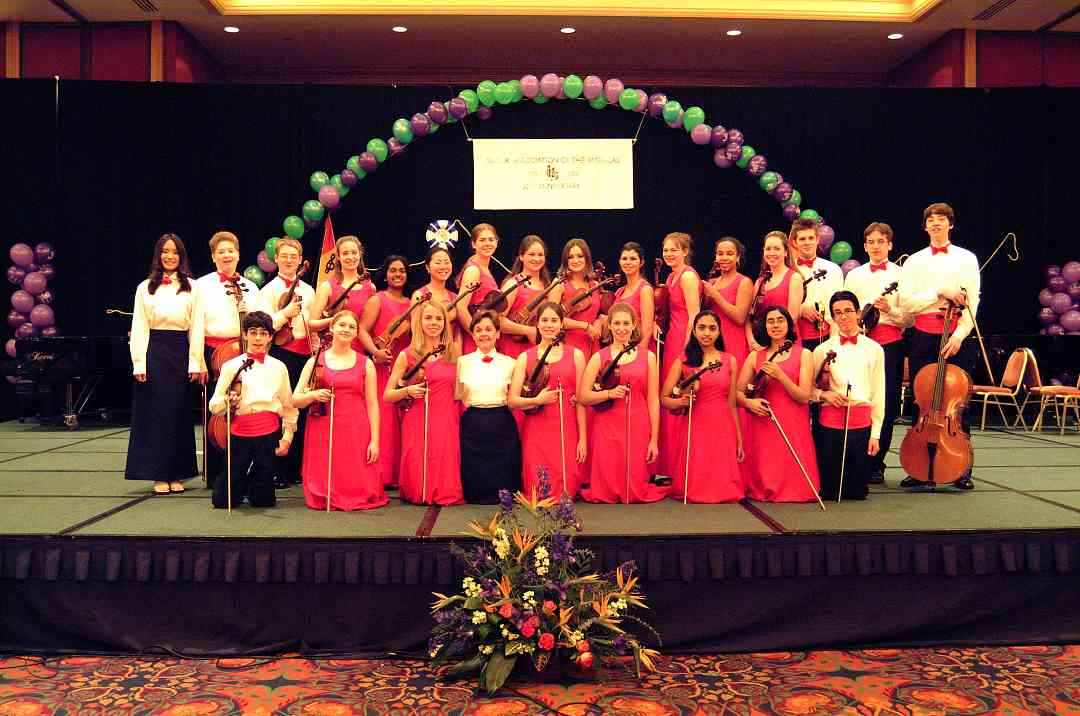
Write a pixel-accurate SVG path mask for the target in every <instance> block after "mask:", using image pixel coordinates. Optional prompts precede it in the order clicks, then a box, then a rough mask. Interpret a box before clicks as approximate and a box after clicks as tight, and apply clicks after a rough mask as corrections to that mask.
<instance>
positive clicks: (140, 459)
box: [124, 330, 197, 482]
mask: <svg viewBox="0 0 1080 716" xmlns="http://www.w3.org/2000/svg"><path fill="white" fill-rule="evenodd" d="M132 392H133V393H134V397H133V399H132V407H131V439H130V440H129V441H128V453H127V465H126V467H125V468H124V477H125V478H126V479H128V480H160V481H162V482H174V481H177V480H188V479H190V478H192V477H194V476H195V475H196V473H197V467H196V461H195V430H194V424H193V421H192V413H191V393H190V392H189V383H188V336H187V331H163V330H151V331H150V343H149V345H148V346H147V348H146V382H145V383H139V382H136V383H135V387H134V390H133V391H132Z"/></svg>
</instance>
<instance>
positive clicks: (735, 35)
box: [727, 30, 742, 37]
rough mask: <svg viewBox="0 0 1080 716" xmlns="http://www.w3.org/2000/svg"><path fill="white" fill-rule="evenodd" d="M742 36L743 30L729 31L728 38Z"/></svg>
mask: <svg viewBox="0 0 1080 716" xmlns="http://www.w3.org/2000/svg"><path fill="white" fill-rule="evenodd" d="M741 34H742V30H728V31H727V35H728V37H738V36H739V35H741Z"/></svg>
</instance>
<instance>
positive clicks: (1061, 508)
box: [0, 422, 1080, 655]
mask: <svg viewBox="0 0 1080 716" xmlns="http://www.w3.org/2000/svg"><path fill="white" fill-rule="evenodd" d="M897 432H898V435H897V438H896V443H897V444H899V441H900V439H901V438H902V434H903V428H902V427H899V426H898V430H897ZM127 435H128V430H127V428H126V427H124V426H109V425H93V424H87V425H85V426H84V427H82V428H80V429H79V430H77V431H67V430H63V429H47V428H43V427H40V426H37V425H35V424H31V423H29V422H28V423H26V424H18V423H14V422H12V423H4V424H0V560H2V561H0V650H4V651H19V652H21V653H26V652H32V651H74V652H80V653H87V652H95V651H108V652H145V651H152V650H155V649H165V648H167V649H171V650H174V651H178V652H182V653H186V654H192V655H195V654H238V653H266V652H280V651H303V652H306V653H313V654H314V653H350V654H359V653H365V654H386V653H398V654H401V653H414V652H420V651H422V649H423V642H424V640H425V638H426V635H427V632H428V629H429V627H430V623H429V621H428V619H427V607H428V604H429V603H430V600H431V598H430V592H431V591H433V590H434V591H442V592H447V591H452V590H455V589H456V588H457V587H458V586H459V580H460V573H459V571H458V569H457V567H456V565H455V564H454V562H453V560H452V559H451V557H450V555H449V553H448V552H447V549H446V548H447V545H448V544H449V542H451V541H453V540H458V541H461V540H467V539H469V538H467V537H465V536H464V535H463V533H464V531H465V529H466V525H467V523H468V522H469V521H470V520H474V519H486V518H487V516H488V515H490V513H491V511H492V510H493V509H496V508H493V507H487V506H483V507H482V506H459V507H449V508H441V509H439V508H427V507H419V506H413V505H406V504H403V503H402V502H401V501H400V500H398V499H396V493H392V494H394V499H392V500H391V503H390V505H388V506H386V507H384V508H381V509H378V510H374V511H370V512H361V513H350V514H343V513H337V512H335V513H331V514H329V515H328V514H326V513H324V512H321V511H314V510H309V509H307V508H306V507H305V506H304V499H303V495H302V493H301V492H300V489H299V487H294V488H292V489H289V490H284V491H279V492H278V500H279V501H278V505H277V507H275V508H272V509H252V508H249V507H246V506H243V507H238V508H237V509H235V510H234V512H233V514H232V515H231V516H230V515H228V514H226V513H225V512H224V511H221V510H213V509H211V507H210V500H209V492H208V491H207V490H205V489H203V487H202V481H201V479H198V478H196V479H194V480H191V481H190V482H189V483H188V490H187V492H185V493H183V494H181V495H170V496H166V497H152V496H150V495H149V494H148V489H149V487H150V483H136V482H128V481H125V480H124V479H123V467H124V460H125V451H126V446H127ZM973 440H974V443H975V449H976V469H975V478H976V485H977V487H976V490H975V491H973V492H970V493H961V492H957V491H954V490H951V489H942V490H938V491H937V492H936V493H934V494H930V493H925V494H912V493H909V492H908V491H906V490H901V489H899V488H898V487H897V483H898V481H899V479H900V478H901V476H902V475H901V474H900V471H899V468H898V467H896V466H897V460H896V456H895V454H894V455H890V457H889V465H890V469H889V470H888V473H887V484H886V485H885V486H883V487H877V488H874V489H873V490H872V494H871V497H870V499H869V500H867V501H866V502H859V503H855V502H848V503H844V504H840V505H837V504H829V505H828V510H827V511H826V512H822V511H821V510H820V508H819V507H818V506H817V505H816V504H806V505H781V504H761V503H744V504H728V505H687V506H684V505H682V504H681V503H677V502H675V501H670V500H669V501H665V502H662V503H659V504H653V505H629V506H619V505H589V504H579V505H578V514H579V516H580V518H581V520H582V522H583V523H584V526H585V529H584V533H583V534H582V535H581V536H580V538H579V543H580V544H582V545H584V546H589V547H591V548H593V549H594V550H595V551H596V552H597V555H598V557H599V559H600V562H601V565H600V567H601V568H602V569H609V568H611V567H613V566H615V565H616V564H618V563H620V562H622V561H625V560H627V559H634V560H635V561H636V562H637V564H638V567H639V569H640V571H641V573H642V575H643V577H644V591H645V593H646V595H647V596H648V598H649V602H650V605H651V606H652V609H651V610H650V612H649V613H648V614H647V615H646V616H647V618H648V619H649V620H650V621H651V622H652V623H653V624H654V625H655V626H656V627H657V628H658V630H659V631H660V633H661V634H662V635H663V637H664V640H665V646H664V648H666V649H668V650H670V651H695V650H702V651H703V650H709V651H749V650H754V651H756V650H766V649H803V648H810V647H827V646H833V647H840V646H853V645H863V646H865V645H886V644H973V643H982V644H989V643H1001V644H1005V643H1010V644H1016V643H1044V644H1045V643H1058V642H1070V641H1072V642H1075V641H1077V640H1080V590H1077V589H1076V585H1077V584H1078V574H1080V436H1078V435H1077V434H1075V433H1071V434H1066V435H1065V436H1059V435H1057V433H1056V432H1055V433H1043V434H1039V435H1034V434H1031V433H1007V432H1001V431H987V432H978V431H976V432H975V434H974V436H973Z"/></svg>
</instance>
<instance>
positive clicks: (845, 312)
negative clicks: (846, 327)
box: [833, 308, 858, 316]
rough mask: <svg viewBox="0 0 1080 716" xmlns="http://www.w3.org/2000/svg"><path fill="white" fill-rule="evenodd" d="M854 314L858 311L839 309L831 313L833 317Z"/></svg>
mask: <svg viewBox="0 0 1080 716" xmlns="http://www.w3.org/2000/svg"><path fill="white" fill-rule="evenodd" d="M855 313H858V311H856V310H855V309H854V308H840V309H837V310H835V311H833V315H834V316H850V315H852V314H855Z"/></svg>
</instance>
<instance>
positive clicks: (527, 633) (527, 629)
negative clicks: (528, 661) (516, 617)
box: [521, 622, 536, 639]
mask: <svg viewBox="0 0 1080 716" xmlns="http://www.w3.org/2000/svg"><path fill="white" fill-rule="evenodd" d="M535 633H536V627H534V626H533V625H532V624H530V623H529V622H525V623H524V624H522V625H521V635H522V636H523V637H525V638H526V639H531V638H532V636H533V634H535Z"/></svg>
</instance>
